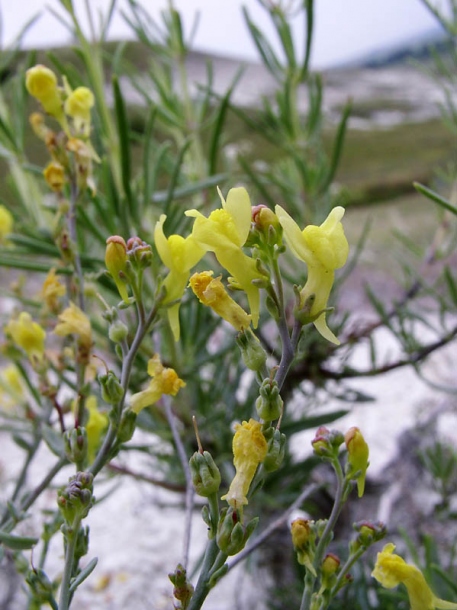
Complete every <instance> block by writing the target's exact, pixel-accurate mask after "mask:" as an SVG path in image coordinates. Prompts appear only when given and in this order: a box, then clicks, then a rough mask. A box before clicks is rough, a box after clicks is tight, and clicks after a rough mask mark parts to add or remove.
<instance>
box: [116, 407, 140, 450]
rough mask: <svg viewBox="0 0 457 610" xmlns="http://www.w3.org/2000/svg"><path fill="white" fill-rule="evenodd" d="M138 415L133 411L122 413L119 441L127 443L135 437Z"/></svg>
mask: <svg viewBox="0 0 457 610" xmlns="http://www.w3.org/2000/svg"><path fill="white" fill-rule="evenodd" d="M136 418H137V414H136V413H135V412H134V411H132V409H126V410H125V411H124V412H123V413H122V417H121V422H120V424H119V429H118V431H117V440H118V441H119V442H120V443H127V442H128V441H129V440H130V439H131V438H132V436H133V433H134V432H135V428H136Z"/></svg>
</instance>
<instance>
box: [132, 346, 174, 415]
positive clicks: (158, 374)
mask: <svg viewBox="0 0 457 610" xmlns="http://www.w3.org/2000/svg"><path fill="white" fill-rule="evenodd" d="M148 375H150V377H152V379H151V381H150V382H149V385H148V387H147V388H146V389H145V390H143V391H142V392H137V393H136V394H133V396H132V397H131V398H130V407H131V409H132V411H134V412H135V413H137V414H138V413H139V412H140V411H141V410H142V409H144V408H145V407H149V406H151V405H153V404H154V403H156V402H157V401H158V400H159V399H160V398H161V397H162V395H163V394H168V395H170V396H176V394H177V393H178V392H179V390H180V389H181V388H183V387H185V385H186V384H185V382H184V381H183V380H182V379H180V378H179V377H178V374H177V373H176V371H175V370H174V369H172V368H168V367H165V366H163V364H162V363H161V362H160V357H159V355H158V354H155V355H154V356H153V357H152V358H151V359H150V360H149V362H148Z"/></svg>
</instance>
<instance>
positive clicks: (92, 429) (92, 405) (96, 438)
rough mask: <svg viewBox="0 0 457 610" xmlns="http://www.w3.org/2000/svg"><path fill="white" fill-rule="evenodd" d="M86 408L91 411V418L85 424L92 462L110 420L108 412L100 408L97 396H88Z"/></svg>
mask: <svg viewBox="0 0 457 610" xmlns="http://www.w3.org/2000/svg"><path fill="white" fill-rule="evenodd" d="M86 408H87V410H88V412H89V419H88V420H87V423H86V426H85V428H86V432H87V459H88V461H89V464H92V462H93V461H94V459H95V454H96V451H97V449H98V447H99V445H100V441H101V438H102V435H103V433H104V431H105V430H106V428H107V426H108V421H109V420H108V415H107V414H106V413H101V412H100V411H99V410H98V408H97V399H96V397H95V396H89V397H88V398H87V401H86Z"/></svg>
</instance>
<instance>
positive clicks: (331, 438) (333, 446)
mask: <svg viewBox="0 0 457 610" xmlns="http://www.w3.org/2000/svg"><path fill="white" fill-rule="evenodd" d="M343 441H344V436H343V435H342V433H341V432H340V431H339V430H329V429H328V428H326V427H325V426H320V427H319V428H318V429H317V430H316V436H315V437H314V439H313V440H312V441H311V444H312V446H313V449H314V453H315V454H316V455H318V456H319V457H322V458H333V457H336V456H337V455H338V450H339V448H340V445H341V444H342V443H343Z"/></svg>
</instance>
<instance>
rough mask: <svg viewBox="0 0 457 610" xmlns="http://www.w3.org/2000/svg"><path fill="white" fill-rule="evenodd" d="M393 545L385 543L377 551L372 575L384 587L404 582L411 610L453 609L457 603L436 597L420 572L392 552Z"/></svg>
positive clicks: (388, 587) (456, 607) (389, 587)
mask: <svg viewBox="0 0 457 610" xmlns="http://www.w3.org/2000/svg"><path fill="white" fill-rule="evenodd" d="M394 550H395V545H394V544H392V543H391V542H390V543H389V544H386V545H385V547H384V548H383V550H382V551H381V552H380V553H378V557H377V559H376V565H375V568H374V570H373V572H372V574H371V575H372V576H373V577H374V578H376V580H377V581H378V582H379V583H381V585H382V586H383V587H386V589H392V588H393V587H396V586H398V585H399V584H400V583H402V584H404V585H405V587H406V589H407V591H408V596H409V603H410V604H411V610H434V609H435V608H441V609H443V610H455V609H457V604H455V603H453V602H447V601H445V600H444V599H439V598H438V597H436V596H435V595H434V594H433V592H432V590H431V589H430V587H429V586H428V584H427V581H426V580H425V578H424V575H423V574H422V572H421V571H420V570H419V569H418V568H416V566H413V565H411V564H409V563H406V561H405V560H404V559H403V558H402V557H400V556H399V555H395V554H394Z"/></svg>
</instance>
